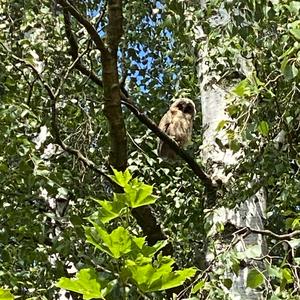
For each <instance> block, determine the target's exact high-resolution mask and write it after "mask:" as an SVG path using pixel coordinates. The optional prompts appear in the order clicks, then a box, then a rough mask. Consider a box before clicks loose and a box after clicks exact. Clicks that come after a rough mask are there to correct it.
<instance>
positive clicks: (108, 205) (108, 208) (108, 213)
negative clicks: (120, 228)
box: [95, 195, 126, 223]
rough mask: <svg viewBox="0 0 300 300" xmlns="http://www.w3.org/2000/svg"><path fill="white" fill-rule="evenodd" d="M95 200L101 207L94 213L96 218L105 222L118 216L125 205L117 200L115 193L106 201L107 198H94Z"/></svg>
mask: <svg viewBox="0 0 300 300" xmlns="http://www.w3.org/2000/svg"><path fill="white" fill-rule="evenodd" d="M95 201H96V202H97V203H99V204H100V205H101V208H100V209H99V210H98V212H97V213H96V218H97V219H99V220H100V221H101V222H102V223H107V222H109V221H111V220H113V219H115V218H117V217H119V216H120V215H121V214H122V212H123V211H124V210H125V207H126V206H125V204H124V202H123V201H122V202H121V201H118V199H117V198H116V197H115V195H114V200H113V201H107V200H102V201H101V200H95Z"/></svg>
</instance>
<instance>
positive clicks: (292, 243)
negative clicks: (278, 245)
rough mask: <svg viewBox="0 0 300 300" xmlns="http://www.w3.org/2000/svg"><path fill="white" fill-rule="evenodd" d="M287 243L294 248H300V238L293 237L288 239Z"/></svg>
mask: <svg viewBox="0 0 300 300" xmlns="http://www.w3.org/2000/svg"><path fill="white" fill-rule="evenodd" d="M287 243H288V244H289V245H290V246H291V248H293V249H297V248H300V239H292V240H290V241H287Z"/></svg>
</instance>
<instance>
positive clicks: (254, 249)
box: [245, 245, 262, 258]
mask: <svg viewBox="0 0 300 300" xmlns="http://www.w3.org/2000/svg"><path fill="white" fill-rule="evenodd" d="M261 255H262V249H261V246H260V245H253V246H251V247H249V248H247V249H246V251H245V257H246V258H257V257H260V256H261Z"/></svg>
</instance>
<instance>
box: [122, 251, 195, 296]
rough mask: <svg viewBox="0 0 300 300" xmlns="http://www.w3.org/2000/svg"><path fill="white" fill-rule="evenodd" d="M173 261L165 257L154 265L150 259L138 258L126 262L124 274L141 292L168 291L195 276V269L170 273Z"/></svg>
mask: <svg viewBox="0 0 300 300" xmlns="http://www.w3.org/2000/svg"><path fill="white" fill-rule="evenodd" d="M173 264H174V259H172V258H170V257H166V256H162V257H160V258H158V261H157V262H156V264H155V263H153V262H152V259H151V258H146V257H144V256H140V257H139V258H137V259H136V260H134V261H133V260H126V262H125V273H126V274H129V277H131V278H132V279H133V280H134V281H135V282H136V284H137V286H138V287H139V289H141V290H142V291H143V292H145V293H146V292H153V291H160V290H166V289H170V288H173V287H176V286H179V285H181V284H183V283H184V281H185V280H186V279H188V278H191V277H192V276H194V275H195V273H196V269H195V268H188V269H183V270H180V271H175V272H173V271H172V265H173Z"/></svg>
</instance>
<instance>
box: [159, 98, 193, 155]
mask: <svg viewBox="0 0 300 300" xmlns="http://www.w3.org/2000/svg"><path fill="white" fill-rule="evenodd" d="M195 114H196V109H195V104H194V102H193V101H192V100H190V99H187V98H180V99H177V100H175V102H174V103H172V105H171V106H170V108H169V110H168V111H167V113H166V114H165V115H164V116H163V117H162V119H161V120H160V122H159V125H158V127H159V128H160V129H161V130H162V131H163V132H165V133H166V134H167V135H168V136H170V137H171V138H173V139H174V140H175V141H176V142H177V144H178V145H179V146H180V147H184V146H186V145H187V144H188V143H189V142H190V140H191V137H192V130H193V120H194V117H195ZM158 155H159V156H161V157H164V158H167V159H170V160H175V159H176V153H175V152H174V151H173V150H172V149H171V148H170V147H169V146H168V145H167V144H166V143H165V142H163V141H162V140H159V142H158Z"/></svg>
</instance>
